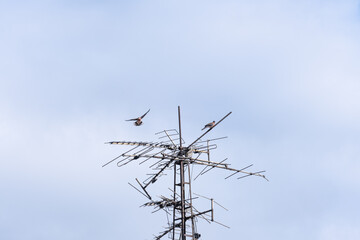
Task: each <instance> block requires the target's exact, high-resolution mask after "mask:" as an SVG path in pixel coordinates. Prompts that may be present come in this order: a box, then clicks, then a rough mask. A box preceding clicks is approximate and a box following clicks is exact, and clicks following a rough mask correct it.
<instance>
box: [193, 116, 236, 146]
mask: <svg viewBox="0 0 360 240" xmlns="http://www.w3.org/2000/svg"><path fill="white" fill-rule="evenodd" d="M231 113H232V112H229V113H228V114H226V116H225V117H223V118H222V119H221V120H220V121H218V122H217V123H216V124H215V125H214V126H213V127H211V128H209V130H207V131H206V132H205V133H204V134H203V135H201V136H200V137H198V139H196V140H195V141H194V142H193V143H192V144H190V145H189V146H188V148H190V147H191V146H192V145H194V144H195V143H196V142H197V141H199V140H200V139H201V138H202V137H203V136H204V135H205V134H207V133H208V132H210V131H211V130H212V129H213V128H214V127H216V125H218V124H219V123H221V121H222V120H224V119H225V118H227V116H229V115H230V114H231Z"/></svg>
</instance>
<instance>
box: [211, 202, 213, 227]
mask: <svg viewBox="0 0 360 240" xmlns="http://www.w3.org/2000/svg"><path fill="white" fill-rule="evenodd" d="M211 221H212V222H213V221H214V199H211Z"/></svg>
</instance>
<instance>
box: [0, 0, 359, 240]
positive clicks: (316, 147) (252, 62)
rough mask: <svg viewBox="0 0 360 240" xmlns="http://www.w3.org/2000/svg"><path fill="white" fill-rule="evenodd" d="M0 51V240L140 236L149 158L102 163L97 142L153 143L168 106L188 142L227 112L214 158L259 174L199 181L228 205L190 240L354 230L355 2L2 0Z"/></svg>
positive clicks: (107, 154)
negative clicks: (137, 121)
mask: <svg viewBox="0 0 360 240" xmlns="http://www.w3.org/2000/svg"><path fill="white" fill-rule="evenodd" d="M0 53H1V54H0V113H1V114H0V163H1V167H0V190H1V193H2V194H1V198H0V239H6V240H15V239H16V240H18V239H22V240H35V239H36V240H41V239H53V240H57V239H67V240H73V239H88V240H95V239H102V240H113V239H139V240H141V239H143V240H149V239H152V237H153V234H155V235H156V234H158V233H159V232H161V231H162V229H163V228H162V227H163V226H166V217H165V215H164V214H163V213H161V212H159V213H154V214H151V211H152V209H146V208H139V206H140V205H142V204H143V203H145V202H146V201H147V200H146V199H145V198H144V197H143V196H142V195H140V194H139V193H138V192H136V191H135V190H134V189H132V188H131V187H130V186H129V185H128V182H131V183H133V182H135V180H134V179H135V178H136V177H138V178H139V179H144V178H145V174H146V173H148V168H147V167H146V166H139V165H138V164H136V163H134V164H129V165H127V166H125V167H122V168H118V167H117V166H116V164H112V165H108V166H107V167H105V168H102V165H103V164H104V163H106V162H108V161H109V160H111V159H112V158H114V157H116V156H117V155H119V154H121V153H122V152H124V150H125V148H123V147H121V146H110V145H107V144H104V142H107V141H113V140H128V141H157V136H156V135H155V134H154V133H156V132H159V131H161V130H164V129H172V128H177V107H178V106H180V107H181V117H182V130H183V137H184V139H185V141H186V143H191V142H192V141H193V140H194V139H196V137H198V136H199V135H200V134H201V128H202V127H203V126H204V124H206V123H208V122H211V121H213V120H216V121H218V120H219V119H221V118H222V117H223V116H224V115H225V114H227V113H228V112H230V111H232V114H231V115H230V116H229V117H228V118H227V119H226V120H224V122H222V123H221V124H219V126H217V127H216V129H214V130H213V131H211V132H210V133H209V136H208V137H209V138H214V137H222V136H227V137H228V138H226V139H224V140H222V141H221V142H219V143H218V148H217V149H216V150H215V153H214V155H212V158H213V159H212V160H214V161H221V160H222V159H224V158H228V161H229V163H231V164H232V165H231V166H233V167H235V168H242V167H245V166H247V165H249V164H254V166H253V170H266V176H267V178H268V179H269V180H270V181H269V182H267V181H265V180H263V179H261V178H256V177H249V178H244V179H241V180H237V179H236V178H230V179H227V180H224V177H225V176H227V175H226V173H224V172H222V171H212V172H209V173H208V174H206V175H204V177H203V178H199V180H197V181H195V182H194V183H193V186H192V188H193V191H194V192H196V193H198V194H201V195H204V196H208V197H213V198H214V199H215V200H216V201H217V202H219V203H221V204H222V205H224V206H225V207H226V208H228V209H229V210H230V211H228V212H226V211H224V210H222V209H221V208H218V209H215V218H216V220H217V221H219V222H221V223H224V224H226V225H228V226H230V227H231V228H230V229H227V228H223V227H222V226H219V225H216V224H208V223H207V222H203V221H201V220H199V222H198V223H197V228H198V232H199V233H200V234H201V235H202V237H201V239H207V240H213V239H240V238H241V239H248V240H255V239H267V240H275V239H276V240H278V239H292V240H300V239H315V240H335V239H336V240H338V239H360V228H359V226H360V215H359V212H360V207H359V202H360V175H359V174H358V172H359V170H360V157H359V156H360V148H359V146H360V124H359V122H360V104H359V103H360V94H359V93H360V80H359V76H360V68H359V63H360V2H359V1H355V0H341V1H340V0H328V1H325V0H312V1H308V0H304V1H292V0H275V1H265V0H255V1H254V0H253V1H247V0H240V1H232V0H223V1H215V0H208V1H202V0H199V1H187V0H185V1H174V0H170V1H169V0H168V1H160V0H154V1H112V0H105V1H96V0H93V1H82V0H73V1H66V0H63V1H56V0H54V1H50V0H35V1H31V2H29V1H21V0H19V1H0ZM148 109H151V110H150V112H149V114H148V115H147V116H146V118H145V119H144V124H143V125H142V126H141V127H135V126H133V125H132V124H131V123H129V122H126V121H124V120H125V119H129V118H134V117H137V116H138V115H141V114H143V113H144V112H145V111H147V110H148ZM199 170H201V169H195V170H194V171H195V172H198V171H199ZM165 179H166V178H165ZM165 186H167V181H166V180H162V181H160V180H159V189H160V188H161V187H165ZM159 189H156V187H152V189H151V191H153V192H154V193H156V192H157V191H159ZM159 194H160V193H159ZM161 194H166V193H164V192H162V193H161ZM206 204H208V203H207V202H206V201H204V200H199V205H196V203H195V206H197V208H200V209H204V210H206V209H207V207H208V206H207V205H206Z"/></svg>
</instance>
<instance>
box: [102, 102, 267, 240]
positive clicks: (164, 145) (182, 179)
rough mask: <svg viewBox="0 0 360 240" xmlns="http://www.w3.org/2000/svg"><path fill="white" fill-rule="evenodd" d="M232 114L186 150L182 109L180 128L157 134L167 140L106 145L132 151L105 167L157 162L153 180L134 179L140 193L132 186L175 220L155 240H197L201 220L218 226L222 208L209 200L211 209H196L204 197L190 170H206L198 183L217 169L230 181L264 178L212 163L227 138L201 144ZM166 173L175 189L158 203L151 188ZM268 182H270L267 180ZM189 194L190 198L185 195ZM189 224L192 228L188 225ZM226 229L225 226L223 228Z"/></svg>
mask: <svg viewBox="0 0 360 240" xmlns="http://www.w3.org/2000/svg"><path fill="white" fill-rule="evenodd" d="M230 114H231V112H229V113H228V114H226V115H225V116H224V117H223V118H222V119H221V120H219V121H218V122H217V123H216V124H214V126H212V127H210V128H209V129H208V130H207V131H205V132H204V133H203V134H202V135H201V136H200V137H198V138H197V139H196V140H195V141H193V142H192V143H191V144H189V145H187V146H184V144H185V141H184V140H183V138H182V134H181V117H180V107H178V118H179V128H178V130H176V129H170V130H163V131H161V132H158V133H156V134H157V135H159V139H165V140H163V141H159V142H129V141H112V142H107V143H108V144H112V145H128V146H132V148H131V149H130V150H128V151H126V152H124V153H122V154H121V155H119V156H117V157H116V158H114V159H112V160H111V161H109V162H108V163H106V164H104V165H103V167H104V166H106V165H108V164H110V163H112V162H114V161H117V166H118V167H122V166H124V165H126V164H128V163H130V162H134V161H138V160H140V159H141V160H142V159H144V160H142V161H141V162H140V163H139V164H143V163H145V162H147V161H149V160H152V161H155V162H154V163H152V164H151V165H150V168H151V169H153V173H151V174H149V175H150V177H148V178H147V179H145V180H144V181H142V182H140V181H139V180H138V179H137V178H136V179H135V180H136V182H137V183H138V185H139V186H140V189H139V188H137V187H135V186H134V185H133V184H131V183H129V185H131V186H132V187H133V188H135V189H136V190H137V191H139V192H140V193H141V194H142V195H144V196H145V197H146V198H148V199H149V202H147V203H145V204H144V205H143V206H153V207H155V211H154V212H156V211H159V210H164V211H165V212H166V214H167V217H168V216H171V217H172V221H171V222H170V221H169V218H168V226H167V227H166V229H165V230H164V231H162V232H161V233H159V234H158V235H157V236H155V239H156V240H159V239H162V238H163V237H164V236H166V235H168V238H169V239H172V240H175V239H179V240H187V239H192V240H197V239H199V238H200V236H201V235H200V234H199V233H198V232H197V230H196V221H195V220H196V219H197V218H202V219H204V220H205V221H208V222H216V221H215V220H214V204H217V205H219V206H220V207H222V206H221V205H220V204H218V203H217V202H216V201H214V200H213V199H212V198H207V197H204V198H207V199H209V200H210V201H211V209H209V210H206V211H198V210H197V209H196V208H195V207H194V206H193V200H194V199H195V197H193V196H192V195H193V194H194V195H196V196H198V197H203V196H201V195H199V194H196V193H193V192H192V190H191V183H192V177H191V176H192V170H191V168H190V166H195V165H196V166H203V169H202V170H201V171H200V172H199V173H198V175H197V176H196V177H195V178H194V180H195V179H197V178H198V177H199V176H201V175H204V174H205V173H207V172H208V171H210V170H212V169H214V168H217V169H223V170H226V171H229V172H231V174H230V175H229V176H227V177H226V178H225V179H228V178H229V177H232V176H234V175H236V174H241V176H239V177H238V179H240V178H244V177H248V176H259V177H263V178H264V179H266V178H265V176H264V175H262V173H263V172H265V171H258V172H248V171H245V170H246V169H248V168H250V167H251V166H252V164H251V165H249V166H246V167H244V168H242V169H235V168H230V167H229V165H230V164H228V163H225V161H226V160H227V159H224V160H222V161H220V162H215V161H211V160H210V151H211V150H213V149H216V147H217V145H216V144H214V143H213V142H214V141H217V140H221V139H224V138H226V137H221V138H214V139H209V140H202V138H203V137H204V136H205V135H206V134H207V133H208V132H210V131H211V130H213V129H214V128H215V127H216V126H217V125H218V124H220V123H221V122H222V121H223V120H224V119H225V118H227V117H228V116H229V115H230ZM203 155H206V156H207V159H206V160H204V159H200V156H203ZM165 170H172V171H173V188H172V189H170V190H171V196H170V197H164V196H160V200H157V201H155V200H154V199H153V197H152V196H151V195H150V194H149V192H148V187H149V186H150V185H151V184H154V183H155V182H156V181H157V180H158V179H159V178H160V177H161V176H163V175H164V171H165ZM266 180H267V179H266ZM186 193H187V195H186ZM188 223H189V224H188ZM216 223H218V224H220V225H223V224H221V223H219V222H216ZM223 226H225V227H227V226H226V225H223Z"/></svg>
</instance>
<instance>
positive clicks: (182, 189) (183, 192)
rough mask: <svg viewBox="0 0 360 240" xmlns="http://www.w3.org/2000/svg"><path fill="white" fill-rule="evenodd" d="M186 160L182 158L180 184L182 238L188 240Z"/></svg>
mask: <svg viewBox="0 0 360 240" xmlns="http://www.w3.org/2000/svg"><path fill="white" fill-rule="evenodd" d="M184 172H185V171H184V161H183V160H180V186H181V195H180V196H181V240H186V213H185V181H184V175H185V174H184Z"/></svg>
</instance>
